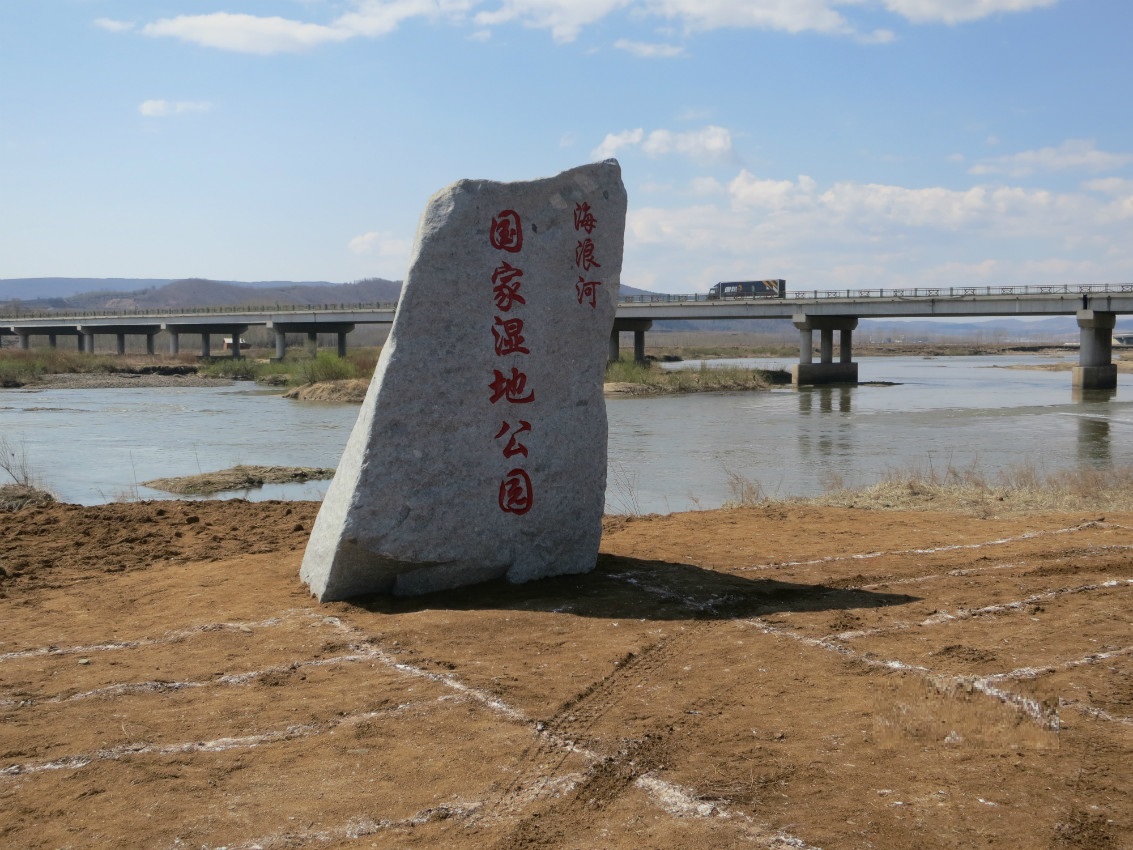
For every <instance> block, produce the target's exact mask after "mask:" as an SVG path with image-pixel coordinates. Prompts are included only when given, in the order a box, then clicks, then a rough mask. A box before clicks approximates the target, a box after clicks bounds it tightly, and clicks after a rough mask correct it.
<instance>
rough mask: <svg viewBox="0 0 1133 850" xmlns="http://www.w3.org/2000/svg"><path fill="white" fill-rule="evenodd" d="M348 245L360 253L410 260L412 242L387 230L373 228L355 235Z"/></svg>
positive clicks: (354, 251) (353, 250)
mask: <svg viewBox="0 0 1133 850" xmlns="http://www.w3.org/2000/svg"><path fill="white" fill-rule="evenodd" d="M348 247H349V248H350V250H351V251H352V252H353V253H355V254H359V255H374V256H378V257H383V258H387V259H404V260H408V259H409V251H410V249H411V248H412V242H411V241H410V240H408V239H399V238H398V237H396V236H394V235H393V234H392V233H388V232H386V231H381V230H371V231H370V232H369V233H363V234H362V235H361V236H355V237H354V238H353V239H351V240H350V242H349V244H348Z"/></svg>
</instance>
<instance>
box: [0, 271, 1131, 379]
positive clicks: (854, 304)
mask: <svg viewBox="0 0 1133 850" xmlns="http://www.w3.org/2000/svg"><path fill="white" fill-rule="evenodd" d="M395 312H396V305H394V304H359V305H322V306H321V307H310V306H305V307H281V306H276V307H266V308H265V307H233V308H219V307H214V308H200V309H190V310H167V311H98V312H83V313H72V314H61V313H38V314H37V313H21V314H20V315H18V316H6V317H5V316H0V335H2V334H11V335H15V336H17V337H18V338H19V341H20V343H19V344H20V346H21V347H22V348H28V347H30V339H31V337H33V336H46V337H47V338H48V339H49V341H50V344H52V345H55V344H56V341H57V339H58V337H60V336H74V337H76V338H77V346H78V349H79V350H80V351H93V350H94V337H95V335H97V334H109V335H114V336H115V337H116V339H117V350H118V352H119V353H123V352H124V351H125V339H126V336H127V335H130V334H137V335H144V336H145V337H146V350H147V351H148V352H150V353H152V352H153V350H154V337H155V336H156V335H157V334H158V333H159V332H161V331H166V332H167V333H168V334H169V340H170V342H169V349H170V352H171V353H177V352H178V351H179V350H180V337H181V335H182V334H194V335H198V336H199V337H200V340H201V342H200V353H201V356H202V357H208V356H211V353H212V348H211V340H212V337H213V336H215V335H217V334H225V335H228V336H231V338H232V339H233V341H234V344H233V346H232V351H231V356H232V357H240V356H241V353H240V347H239V345H238V344H237V342H236V341H238V340H239V339H240V335H241V334H243V333H244V332H245V331H247V329H248V328H249V327H252V326H261V327H267V328H269V329H271V330H274V331H275V344H276V356H278V357H282V356H283V354H284V343H285V336H286V334H288V333H306V334H307V335H308V339H315V338H317V335H318V334H320V333H333V334H336V335H337V337H338V351H339V354H340V355H341V354H344V353H345V351H346V336H347V334H348V333H350V331H352V330H354V328H355V327H356V326H357V325H364V324H389V323H391V322H392V321H393V317H394V313H395ZM1128 313H1133V283H1111V284H1086V285H1075V284H1066V285H1062V284H1057V285H1040V286H990V287H971V286H958V287H936V288H917V289H854V290H849V291H847V290H814V291H809V292H796V293H792V294H791V297H790V298H786V297H783V298H777V297H748V298H734V299H733V298H713V297H710V296H708V295H704V294H700V295H648V296H627V297H623V298H622V299H621V301H620V303H619V304H618V311H617V317H616V318H615V320H614V331H613V333H612V334H611V337H610V356H611V358H613V359H616V358H617V356H618V352H619V340H620V334H621V333H623V332H630V333H632V334H633V348H634V357H635V358H636V359H638V360H641V359H644V356H645V334H646V332H647V331H649V330H650V329H651V328H652V326H653V322H654V321H660V320H665V321H682V320H685V321H687V320H696V319H699V320H705V319H789V320H790V321H791V322H793V323H794V325H795V327H796V328H798V330H799V362H798V363H797V364H796V365H795V366H794V367H793V369H792V374H793V378H794V381H795V383H796V384H818V383H855V382H856V381H857V379H858V364H857V363H855V362H854V360H853V332H854V330H855V329H856V328H857V324H858V320H859V319H863V318H931V317H977V316H1015V317H1021V316H1057V315H1066V316H1076V317H1077V320H1078V327H1079V331H1080V346H1079V363H1078V365H1077V366H1076V367H1075V368H1074V375H1073V382H1074V386H1075V387H1081V388H1083V389H1095V388H1096V389H1105V388H1111V387H1114V386H1116V384H1117V366H1116V365H1115V364H1114V363H1113V362H1112V360H1113V353H1112V335H1113V328H1114V325H1115V322H1116V317H1117V316H1118V315H1119V314H1128ZM815 331H817V332H818V334H819V357H818V361H817V362H815V359H814V353H813V350H814V333H815ZM835 331H837V332H838V335H839V339H838V355H837V358H836V359H835V356H834V332H835Z"/></svg>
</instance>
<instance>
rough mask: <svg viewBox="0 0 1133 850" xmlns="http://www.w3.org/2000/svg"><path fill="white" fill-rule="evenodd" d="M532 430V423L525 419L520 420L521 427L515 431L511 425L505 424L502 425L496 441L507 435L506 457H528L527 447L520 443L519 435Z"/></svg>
mask: <svg viewBox="0 0 1133 850" xmlns="http://www.w3.org/2000/svg"><path fill="white" fill-rule="evenodd" d="M530 430H531V423H530V422H527V421H525V420H523V419H520V420H519V427H518V428H515V429H513V428H512V427H511V423H509V422H504V423H501V425H500V430H499V431H497V432H496V439H497V440H498V439H500V438H501V437H503V436H504V435H505V434H507V435H508V439H507V445H506V446H504V457H509V458H510V457H515V456H516V455H523V456H524V457H527V446H525V445H523V443H521V442H519V435H520V434H524V433H526V432H528V431H530Z"/></svg>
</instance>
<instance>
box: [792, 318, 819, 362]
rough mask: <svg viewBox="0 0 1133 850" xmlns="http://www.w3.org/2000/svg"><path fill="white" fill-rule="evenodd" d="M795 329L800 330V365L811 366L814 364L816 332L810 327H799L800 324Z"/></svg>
mask: <svg viewBox="0 0 1133 850" xmlns="http://www.w3.org/2000/svg"><path fill="white" fill-rule="evenodd" d="M795 327H796V328H799V363H802V364H804V365H809V364H811V363H813V362H814V331H813V329H812V328H811V327H810V326H809V325H807V326H806V327H805V328H803V327H799V323H798V322H795Z"/></svg>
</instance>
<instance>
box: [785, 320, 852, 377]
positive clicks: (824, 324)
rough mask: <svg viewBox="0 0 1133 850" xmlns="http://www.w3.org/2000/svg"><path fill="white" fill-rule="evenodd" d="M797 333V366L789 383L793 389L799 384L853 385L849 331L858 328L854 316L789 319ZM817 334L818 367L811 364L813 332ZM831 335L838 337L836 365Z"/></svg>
mask: <svg viewBox="0 0 1133 850" xmlns="http://www.w3.org/2000/svg"><path fill="white" fill-rule="evenodd" d="M792 321H793V323H794V325H795V327H796V328H798V329H799V362H798V365H796V366H792V367H791V379H792V382H793V383H794V384H795V385H796V386H800V385H803V384H856V383H857V382H858V364H857V363H854V362H853V360H852V357H851V355H852V345H853V343H852V340H853V336H852V333H853V330H854V328H856V327H857V326H858V320H857V317H855V316H810V315H806V314H803V313H800V314H797V315H796V316H794V317H793V319H792ZM815 331H818V332H819V333H820V334H821V337H820V340H821V341H820V344H819V356H820V361H821V362H819V363H815V362H814V354H813V348H812V346H813V345H814V332H815ZM834 331H838V332H839V334H841V337H840V340H839V342H840V350H839V362H837V363H835V362H834Z"/></svg>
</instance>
